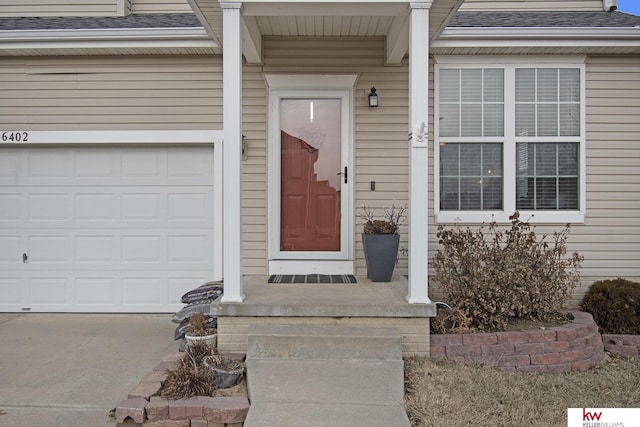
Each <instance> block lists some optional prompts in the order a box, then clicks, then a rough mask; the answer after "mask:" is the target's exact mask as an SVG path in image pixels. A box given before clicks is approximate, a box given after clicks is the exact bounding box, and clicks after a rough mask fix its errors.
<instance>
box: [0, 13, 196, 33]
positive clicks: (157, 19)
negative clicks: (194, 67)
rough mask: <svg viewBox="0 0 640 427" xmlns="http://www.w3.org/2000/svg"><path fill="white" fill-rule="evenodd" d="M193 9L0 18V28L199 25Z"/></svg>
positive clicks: (123, 27) (102, 28) (71, 28)
mask: <svg viewBox="0 0 640 427" xmlns="http://www.w3.org/2000/svg"><path fill="white" fill-rule="evenodd" d="M198 27H202V25H201V24H200V21H198V18H197V17H196V16H195V15H194V14H191V13H171V14H150V13H149V14H134V15H128V16H122V17H43V18H0V30H5V31H7V30H104V29H127V28H198Z"/></svg>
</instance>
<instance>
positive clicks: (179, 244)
mask: <svg viewBox="0 0 640 427" xmlns="http://www.w3.org/2000/svg"><path fill="white" fill-rule="evenodd" d="M213 176H214V175H213V147H212V146H187V147H183V146H180V147H174V146H171V147H157V146H156V147H141V146H136V147H124V146H120V147H113V146H110V147H107V146H102V147H96V148H93V147H88V146H81V147H78V146H68V147H55V148H34V147H25V146H21V147H16V146H12V147H0V311H10V312H23V311H40V312H43V311H45V312H173V311H177V310H178V309H179V308H180V307H182V304H180V296H181V295H182V294H183V293H184V292H185V291H187V290H189V289H192V288H194V287H196V286H199V285H200V284H202V283H204V282H206V281H207V280H210V279H211V277H212V274H213V265H212V264H213V261H212V260H213V182H214V179H213Z"/></svg>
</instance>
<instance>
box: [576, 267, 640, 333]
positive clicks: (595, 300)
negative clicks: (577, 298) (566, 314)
mask: <svg viewBox="0 0 640 427" xmlns="http://www.w3.org/2000/svg"><path fill="white" fill-rule="evenodd" d="M580 307H581V308H582V310H584V311H586V312H588V313H591V315H592V316H593V320H594V321H595V322H596V324H597V325H598V326H600V328H601V329H602V332H603V333H605V334H634V335H638V334H640V283H638V282H632V281H630V280H626V279H622V278H620V277H619V278H617V279H615V280H600V281H597V282H594V283H593V284H592V285H591V287H589V290H588V291H587V293H586V294H585V296H584V298H583V299H582V303H581V305H580Z"/></svg>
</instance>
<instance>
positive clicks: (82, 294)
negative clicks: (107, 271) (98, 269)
mask: <svg viewBox="0 0 640 427" xmlns="http://www.w3.org/2000/svg"><path fill="white" fill-rule="evenodd" d="M119 287H120V286H119V280H118V279H116V278H115V277H78V278H76V279H75V286H74V292H75V305H76V306H77V307H89V306H94V308H95V307H97V306H102V307H114V308H115V306H116V301H119V300H120V296H119V292H118V290H119V289H118V288H119Z"/></svg>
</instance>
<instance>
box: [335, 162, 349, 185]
mask: <svg viewBox="0 0 640 427" xmlns="http://www.w3.org/2000/svg"><path fill="white" fill-rule="evenodd" d="M336 175H344V183H345V184H346V183H347V182H348V179H347V178H348V170H347V167H346V166H345V167H344V172H338V173H337V174H336Z"/></svg>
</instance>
